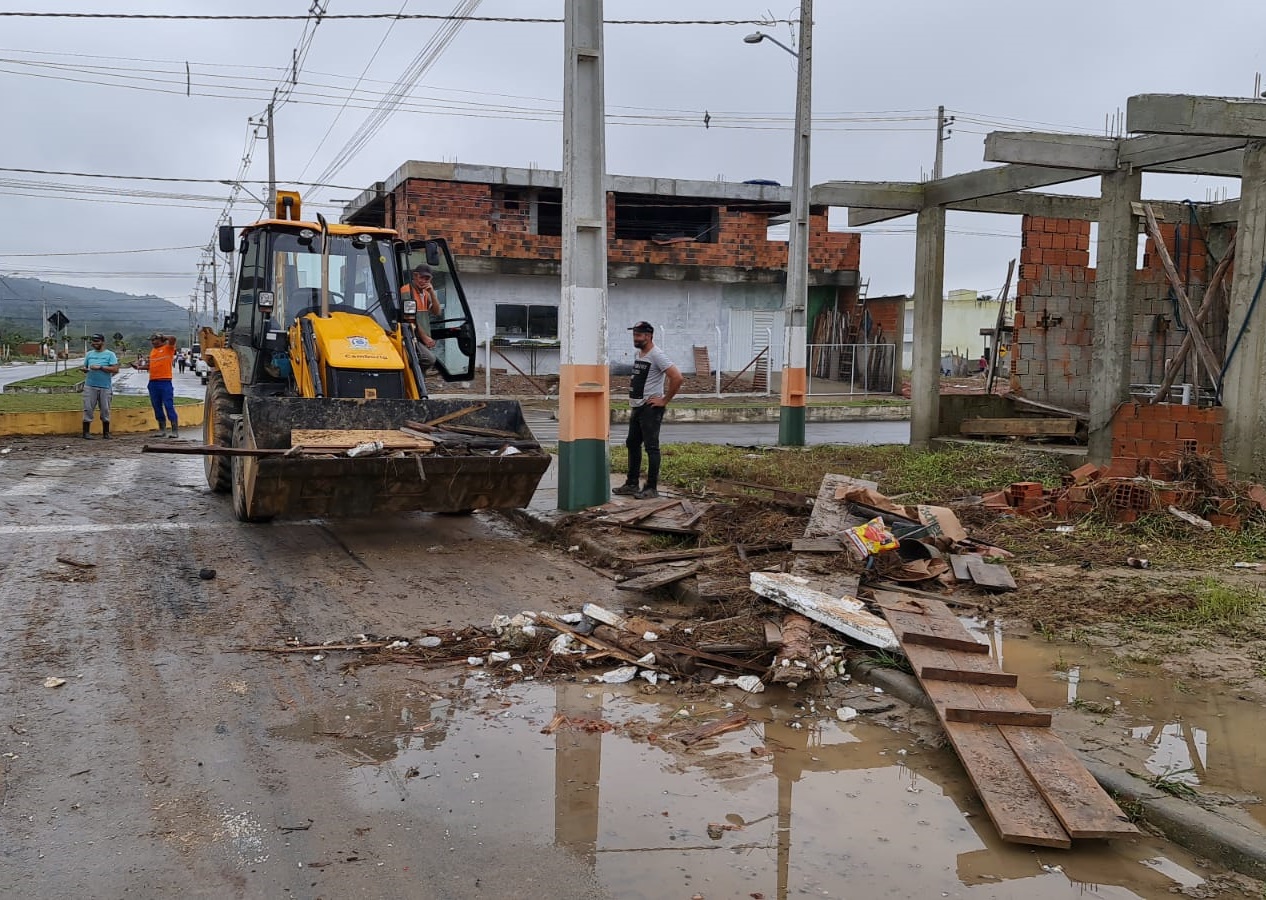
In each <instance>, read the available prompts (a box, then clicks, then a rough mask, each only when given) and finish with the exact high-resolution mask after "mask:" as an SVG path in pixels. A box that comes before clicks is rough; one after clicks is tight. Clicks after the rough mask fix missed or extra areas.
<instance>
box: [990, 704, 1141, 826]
mask: <svg viewBox="0 0 1266 900" xmlns="http://www.w3.org/2000/svg"><path fill="white" fill-rule="evenodd" d="M998 731H999V733H1000V734H1001V735H1002V737H1003V739H1004V740H1005V741H1006V742H1007V744H1008V745H1009V746H1010V747H1011V749H1012V751H1013V752H1014V753H1015V755H1016V757H1017V758H1018V759H1019V760H1020V764H1021V765H1023V766H1024V768H1025V770H1026V771H1028V773H1029V775H1030V776H1031V777H1032V778H1033V780H1034V781H1035V782H1036V783H1037V789H1038V791H1039V792H1041V794H1042V796H1043V797H1044V798H1045V799H1046V802H1047V803H1048V804H1050V807H1051V809H1052V810H1054V812H1055V815H1056V817H1057V818H1058V819H1059V821H1060V822H1061V823H1062V824H1063V826H1064V828H1065V829H1067V831H1068V833H1069V835H1071V836H1072V837H1074V838H1115V837H1123V836H1126V835H1132V834H1138V829H1137V828H1135V827H1134V826H1133V825H1131V824H1130V821H1129V819H1128V818H1126V816H1125V814H1124V813H1123V812H1121V809H1120V807H1118V806H1117V805H1116V803H1115V802H1113V800H1112V798H1111V797H1109V796H1108V794H1107V793H1106V792H1105V791H1104V789H1103V788H1102V787H1100V786H1099V782H1097V781H1095V778H1094V776H1093V775H1091V774H1090V773H1089V772H1088V771H1086V767H1085V766H1083V765H1082V764H1081V761H1080V760H1078V759H1077V756H1076V754H1074V753H1073V751H1072V750H1070V749H1069V748H1068V746H1067V745H1066V744H1065V743H1064V742H1063V741H1061V740H1060V739H1059V737H1058V735H1056V734H1054V733H1053V732H1051V731H1049V730H1048V729H1042V728H1020V727H1016V726H1010V725H1004V726H1001V727H999V728H998Z"/></svg>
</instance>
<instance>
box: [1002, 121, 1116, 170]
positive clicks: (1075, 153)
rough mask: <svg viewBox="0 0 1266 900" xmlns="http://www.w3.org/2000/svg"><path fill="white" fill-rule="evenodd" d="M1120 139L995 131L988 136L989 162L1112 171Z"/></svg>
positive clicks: (1083, 135) (1084, 135)
mask: <svg viewBox="0 0 1266 900" xmlns="http://www.w3.org/2000/svg"><path fill="white" fill-rule="evenodd" d="M1119 143H1120V141H1118V140H1117V139H1116V138H1110V137H1094V136H1092V135H1086V134H1043V133H1040V132H1028V131H1024V132H1014V131H994V132H991V133H990V134H988V135H987V136H986V137H985V162H998V163H1015V164H1018V165H1026V166H1050V167H1053V168H1056V169H1084V170H1086V171H1088V172H1110V171H1112V170H1113V169H1115V168H1116V167H1117V147H1118V145H1119Z"/></svg>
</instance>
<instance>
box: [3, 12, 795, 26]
mask: <svg viewBox="0 0 1266 900" xmlns="http://www.w3.org/2000/svg"><path fill="white" fill-rule="evenodd" d="M309 17H310V16H309V15H302V16H300V15H239V14H228V13H226V14H223V15H205V14H204V15H177V14H172V13H72V12H0V18H6V19H15V18H21V19H116V20H159V21H173V22H190V21H192V22H296V21H300V20H304V19H308V18H309ZM321 18H322V19H328V20H330V21H370V20H374V19H378V20H386V19H394V20H396V21H400V22H411V21H432V22H463V23H465V22H501V23H511V24H523V25H562V24H563V21H564V20H563V19H558V18H543V17H539V18H538V17H523V16H471V15H447V16H445V15H439V14H437V13H337V14H333V15H330V14H325V15H322V16H321ZM798 21H799V20H797V19H775V18H764V19H604V20H603V22H602V24H603V25H762V26H765V27H770V26H773V25H795V24H798Z"/></svg>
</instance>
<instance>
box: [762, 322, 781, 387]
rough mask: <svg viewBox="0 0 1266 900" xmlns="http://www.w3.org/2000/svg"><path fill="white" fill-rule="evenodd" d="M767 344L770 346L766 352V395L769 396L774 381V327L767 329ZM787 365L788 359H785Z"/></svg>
mask: <svg viewBox="0 0 1266 900" xmlns="http://www.w3.org/2000/svg"><path fill="white" fill-rule="evenodd" d="M765 346H766V347H768V348H769V350H768V352H767V353H766V354H765V396H766V397H768V396H769V386H770V385H771V384H773V382H774V329H772V328H766V329H765ZM783 367H784V368H785V367H786V360H783Z"/></svg>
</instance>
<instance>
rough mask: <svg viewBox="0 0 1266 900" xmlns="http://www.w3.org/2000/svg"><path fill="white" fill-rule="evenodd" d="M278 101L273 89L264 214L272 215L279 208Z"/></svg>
mask: <svg viewBox="0 0 1266 900" xmlns="http://www.w3.org/2000/svg"><path fill="white" fill-rule="evenodd" d="M276 102H277V92H276V91H273V98H272V100H269V101H268V113H267V115H268V209H266V210H264V214H265V215H268V216H271V215H272V214H273V210H274V209H276V208H277V146H276V143H275V142H274V141H273V104H275V103H276Z"/></svg>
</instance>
